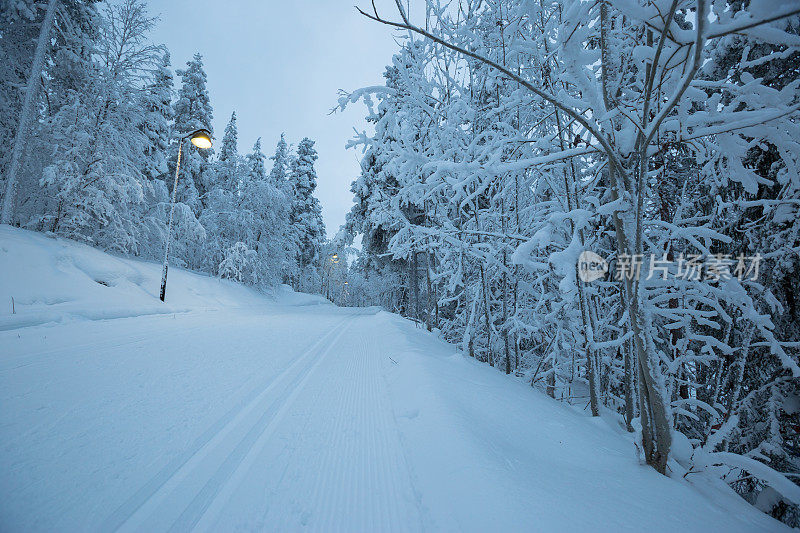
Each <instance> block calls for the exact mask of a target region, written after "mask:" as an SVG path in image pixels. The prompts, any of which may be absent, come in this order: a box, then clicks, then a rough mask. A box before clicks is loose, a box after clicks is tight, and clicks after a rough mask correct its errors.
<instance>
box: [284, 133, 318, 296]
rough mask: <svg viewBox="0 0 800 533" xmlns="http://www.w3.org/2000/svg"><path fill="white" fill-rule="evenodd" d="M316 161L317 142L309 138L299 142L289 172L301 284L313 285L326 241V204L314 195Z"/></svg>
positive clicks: (292, 216) (299, 281)
mask: <svg viewBox="0 0 800 533" xmlns="http://www.w3.org/2000/svg"><path fill="white" fill-rule="evenodd" d="M316 160H317V151H316V150H315V149H314V141H312V140H311V139H309V138H308V137H306V138H304V139H303V140H302V141H300V144H298V145H297V151H296V153H295V156H294V158H293V159H292V161H291V164H290V173H289V180H290V182H291V184H292V190H293V193H294V199H293V202H292V209H291V216H290V221H291V225H292V228H293V230H294V232H295V235H296V240H297V250H296V252H295V253H296V261H297V265H298V269H299V279H298V286H302V287H306V286H310V285H308V284H309V283H310V280H309V279H308V277H309V275H310V274H309V269H313V266H314V265H316V263H317V261H318V259H319V255H320V248H321V246H322V243H323V242H324V240H325V224H324V223H323V221H322V207H321V206H320V203H319V200H318V199H317V198H316V197H315V196H314V190H315V189H316V188H317V173H316V170H314V162H315V161H316Z"/></svg>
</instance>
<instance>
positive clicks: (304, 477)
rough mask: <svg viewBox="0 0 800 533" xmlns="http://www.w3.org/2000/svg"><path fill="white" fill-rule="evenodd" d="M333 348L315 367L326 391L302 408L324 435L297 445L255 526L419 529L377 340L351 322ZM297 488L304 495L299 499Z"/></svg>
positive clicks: (418, 517) (290, 529)
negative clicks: (345, 336)
mask: <svg viewBox="0 0 800 533" xmlns="http://www.w3.org/2000/svg"><path fill="white" fill-rule="evenodd" d="M337 352H338V353H337V354H336V355H337V356H336V357H330V358H328V359H327V360H326V365H327V366H326V367H325V368H324V369H322V370H320V372H317V375H323V376H325V381H324V382H322V383H319V382H315V383H314V385H317V386H318V387H316V388H318V389H324V392H322V393H321V394H320V395H319V401H312V402H311V403H308V402H306V404H305V405H303V406H302V407H305V408H306V409H309V410H311V411H312V413H311V415H310V417H309V419H308V426H309V427H311V428H314V429H315V430H316V431H317V432H318V433H319V434H320V435H321V436H322V438H321V439H320V440H319V441H316V442H315V441H314V439H309V440H308V442H300V443H299V447H300V449H299V450H294V453H293V454H292V457H290V458H289V461H290V462H293V464H291V465H290V466H289V467H288V469H289V471H290V472H289V475H286V474H281V476H280V477H279V479H278V481H277V483H276V484H275V486H274V487H275V488H274V489H273V490H272V491H271V492H270V494H271V495H272V496H274V498H275V500H276V501H274V502H270V504H269V509H268V510H267V511H266V512H265V513H264V514H262V515H261V522H259V524H260V525H261V526H262V527H268V528H269V529H271V530H278V531H285V530H289V531H294V530H297V529H298V528H301V527H302V528H306V529H308V530H309V531H393V530H400V531H404V530H412V531H418V530H421V529H422V516H421V512H420V509H419V506H418V504H417V498H416V490H415V489H414V487H413V486H412V482H411V477H410V474H409V471H408V468H407V465H406V461H405V452H404V450H402V448H401V443H400V440H399V433H398V429H397V426H396V421H395V419H394V416H393V413H392V410H391V407H390V405H389V398H388V395H387V393H386V391H385V389H384V388H383V387H384V386H385V382H384V380H383V379H382V376H381V372H380V363H381V361H382V359H381V358H382V354H381V350H380V349H379V348H378V339H377V337H376V335H375V334H374V333H372V332H366V333H365V332H362V331H361V330H360V329H359V328H353V334H352V335H350V336H349V338H348V339H347V340H346V341H345V342H344V343H342V344H341V349H340V350H337ZM314 399H315V400H316V397H315V398H314ZM312 420H313V421H314V423H311V422H312ZM315 434H316V433H315ZM298 459H299V460H301V461H303V462H302V463H298ZM296 494H300V495H303V494H307V495H308V498H304V499H302V501H296V500H295V499H292V496H291V495H296ZM287 495H288V496H287ZM301 497H302V496H301ZM287 499H288V501H285V500H287ZM287 511H289V512H287Z"/></svg>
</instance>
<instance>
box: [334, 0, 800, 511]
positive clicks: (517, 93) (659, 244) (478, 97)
mask: <svg viewBox="0 0 800 533" xmlns="http://www.w3.org/2000/svg"><path fill="white" fill-rule="evenodd" d="M462 8H463V9H461V10H459V17H458V18H457V19H455V18H451V17H450V11H448V10H446V9H443V8H441V7H440V6H439V4H438V3H436V2H427V11H426V13H427V20H426V21H425V24H424V27H425V28H427V29H422V27H419V26H414V25H412V24H410V23H409V21H408V20H407V19H406V17H405V13H402V12H401V16H400V20H399V21H397V22H391V24H394V25H396V26H399V27H402V28H404V29H407V30H410V31H411V32H412V33H416V34H418V35H420V36H421V43H422V44H424V46H420V43H417V44H415V45H413V46H406V47H405V49H406V50H407V52H404V53H406V54H408V55H409V56H410V59H411V60H412V61H410V62H409V61H405V62H404V63H400V65H402V66H403V68H401V69H400V70H401V71H405V72H406V73H407V74H405V76H406V79H407V80H408V81H407V82H406V86H405V87H404V89H403V91H397V90H394V89H393V88H388V87H387V88H385V89H376V88H370V89H366V90H363V91H357V92H355V93H353V94H350V95H345V96H344V97H343V98H342V101H341V102H342V105H346V104H347V103H348V102H350V101H354V100H356V99H358V98H360V97H365V102H366V103H367V104H368V106H369V109H370V111H369V113H370V114H369V115H368V116H369V117H370V118H372V117H379V118H380V120H385V123H386V124H387V126H388V127H387V128H386V131H379V128H378V127H377V126H376V134H375V135H374V136H371V137H368V136H366V135H361V136H360V137H359V138H357V139H356V144H358V143H360V144H364V145H365V146H366V148H367V150H368V152H367V154H370V151H375V150H377V148H378V147H380V149H381V151H382V153H381V157H382V161H384V163H383V164H382V166H386V167H388V168H389V169H391V172H392V176H393V177H394V178H395V179H396V181H397V183H398V187H397V190H396V191H391V193H390V194H389V195H388V198H386V200H385V201H386V202H387V203H388V204H389V205H391V204H392V202H395V203H396V205H400V204H401V203H402V202H403V201H404V198H422V199H423V200H424V202H425V203H427V207H426V209H425V211H426V213H428V216H427V217H426V220H424V221H423V223H420V222H417V221H409V222H410V223H409V224H407V225H406V226H405V228H403V229H402V230H401V231H398V233H397V235H401V238H400V239H393V240H394V242H395V243H396V244H397V245H400V246H403V247H406V248H407V247H408V246H409V243H411V242H415V243H417V244H420V245H421V244H422V243H423V242H424V240H425V239H429V240H434V241H435V242H436V246H434V247H433V248H434V250H435V251H434V255H435V259H434V261H433V262H432V264H433V265H434V267H435V268H436V269H437V270H438V272H434V275H433V276H432V278H433V280H432V281H433V287H434V289H435V288H436V287H437V282H438V287H439V288H440V292H438V293H437V294H438V307H437V310H438V312H439V318H440V327H441V328H442V331H443V333H445V335H447V336H448V337H450V338H454V337H457V336H458V334H459V332H461V333H463V339H464V344H465V350H469V351H470V353H471V352H472V351H473V349H474V346H475V344H476V342H477V341H480V342H484V343H486V348H485V350H487V352H486V353H488V354H489V360H491V359H492V357H493V356H492V355H491V354H492V353H495V352H496V351H497V348H494V347H493V346H492V344H493V342H494V341H491V340H490V338H491V339H495V340H496V339H498V338H500V339H502V344H501V345H500V346H499V351H500V353H503V352H505V353H508V352H507V351H506V350H505V347H504V346H503V345H504V344H506V342H508V343H509V344H511V345H514V352H515V353H514V358H515V364H516V363H517V360H518V361H519V366H518V367H517V368H518V369H519V370H518V371H522V372H523V373H526V374H527V375H528V376H529V377H530V378H531V381H532V382H533V383H534V384H536V383H537V382H540V380H542V377H543V375H546V378H545V379H544V380H543V381H541V382H542V383H544V384H545V389H546V390H548V392H550V393H553V394H554V395H561V396H562V397H563V396H564V394H563V392H564V391H568V392H567V394H566V396H570V395H571V394H572V392H569V391H572V390H575V391H576V392H578V394H582V390H587V389H588V390H587V392H588V396H589V399H590V403H591V404H592V408H593V411H595V412H597V409H599V407H600V404H604V405H606V406H609V407H613V408H615V409H617V410H619V411H620V412H621V413H622V414H623V418H624V421H625V422H626V423H627V425H628V427H636V428H637V431H640V439H641V443H642V452H643V459H644V460H645V461H646V462H648V463H649V464H651V465H653V466H654V467H655V468H656V469H657V470H659V471H661V472H666V471H667V470H668V468H667V463H668V461H669V460H670V450H671V448H672V443H671V441H672V439H673V431H674V428H678V429H680V430H681V431H683V432H686V434H688V435H689V436H690V437H691V438H692V439H694V441H693V442H694V444H695V445H699V444H702V443H704V442H705V443H706V444H705V446H704V447H703V449H702V450H701V451H696V453H695V458H694V466H693V467H694V468H705V465H707V464H715V461H716V462H718V463H723V464H729V465H731V466H732V467H734V471H735V472H742V471H746V472H748V473H749V474H750V475H749V476H747V477H746V479H754V480H756V481H755V482H754V483H752V484H751V488H750V489H749V493H748V494H749V495H750V496H753V495H755V494H757V492H758V491H759V490H761V487H763V486H764V485H769V486H770V487H772V489H773V490H776V487H782V489H783V490H784V492H787V494H783V496H785V497H787V498H789V499H791V498H792V497H793V494H788V493H791V492H792V491H791V490H789V489H787V488H786V487H787V485H786V484H785V478H781V477H780V475H779V474H777V473H774V474H770V473H768V471H767V470H765V469H764V468H763V465H761V466H759V465H756V464H755V463H752V462H750V461H752V460H753V459H751V458H749V457H743V456H737V457H741V459H736V458H733V457H732V456H731V455H723V454H721V453H717V452H721V449H722V448H721V446H722V447H725V446H727V444H725V443H731V442H733V441H735V442H737V444H736V446H737V451H738V452H739V453H747V454H750V455H751V456H752V457H755V458H758V459H760V460H762V461H768V460H769V461H771V462H772V466H773V467H774V468H776V469H779V470H784V471H786V470H791V469H792V468H795V467H793V466H791V462H786V461H783V460H782V459H780V457H781V454H780V453H777V454H776V453H773V452H770V454H769V455H768V454H765V453H764V450H766V447H770V449H776V450H777V449H783V450H786V449H787V448H788V446H790V445H789V444H787V442H788V441H787V440H786V435H788V434H787V430H788V431H790V430H789V429H788V428H789V427H791V426H790V424H791V422H790V421H791V415H790V414H789V411H790V409H788V408H787V409H784V408H782V407H780V406H781V405H787V404H785V403H783V401H782V400H780V398H785V397H787V395H790V394H791V389H790V388H784V387H783V383H785V382H787V380H788V382H791V381H792V380H796V377H797V375H798V371H799V370H800V369H798V366H797V354H796V343H792V342H791V341H790V342H786V340H779V339H780V337H784V339H786V338H787V336H786V334H785V333H784V332H783V331H780V330H779V329H778V328H777V327H776V324H779V323H780V322H779V321H778V320H773V319H772V318H771V317H770V316H769V313H772V314H773V315H774V316H775V317H776V318H777V317H778V316H779V313H780V311H779V309H780V308H779V307H777V305H776V303H777V304H783V305H785V306H786V307H788V308H791V302H790V300H791V297H792V296H788V295H793V294H794V291H791V290H788V291H787V290H782V291H781V290H780V289H779V288H778V287H779V285H776V284H775V282H770V284H771V287H774V288H775V290H777V291H778V292H780V293H781V295H782V296H781V297H780V298H781V299H779V300H777V302H776V299H775V297H774V296H773V292H772V289H771V288H770V286H765V285H763V280H761V279H758V280H756V279H753V280H750V279H745V278H746V276H736V275H733V276H724V279H723V277H717V278H715V277H714V276H709V277H706V276H700V275H694V274H692V272H691V271H690V272H689V274H688V275H687V265H686V263H685V261H684V262H683V263H681V260H683V259H685V258H686V257H687V256H688V255H690V254H696V255H698V256H700V257H702V258H706V259H709V260H710V259H711V258H719V257H720V256H719V255H717V254H723V256H722V257H724V254H726V253H728V254H731V253H733V254H735V253H736V252H737V251H739V250H744V251H747V252H749V253H748V255H754V252H755V251H758V250H755V249H754V248H741V247H740V248H737V247H735V246H733V247H732V246H731V245H732V244H735V243H737V242H742V241H741V237H740V236H741V235H742V232H743V231H744V232H746V231H749V232H753V231H754V230H756V228H757V227H758V225H757V224H756V221H757V220H764V218H763V215H762V212H761V210H765V211H763V212H764V213H766V214H768V215H769V217H775V218H774V220H775V224H774V226H773V227H774V228H775V230H768V233H769V234H770V235H773V236H774V238H773V239H758V240H757V241H755V242H758V243H759V246H764V247H765V249H763V250H760V251H758V252H759V253H761V254H762V256H763V257H770V258H771V259H774V260H782V259H781V257H786V258H788V257H789V256H790V255H791V252H790V251H791V250H793V249H795V248H796V246H797V243H796V232H795V233H792V231H793V229H792V228H793V227H794V225H793V224H792V222H793V220H792V217H788V218H787V216H786V215H787V214H790V213H791V212H792V209H793V207H792V206H794V205H795V204H796V202H797V193H796V188H795V187H794V185H793V184H794V183H795V182H796V180H797V170H796V169H797V168H798V166H797V161H796V159H797V153H798V151H797V149H796V143H797V139H798V131H797V126H796V124H795V123H794V122H793V118H792V117H793V116H794V114H796V112H797V110H798V106H799V105H800V104H799V103H798V101H797V97H796V94H797V91H796V90H795V88H796V86H797V83H798V82H797V80H796V73H795V74H791V72H792V70H791V69H783V68H781V67H780V65H782V63H781V62H782V61H785V60H786V59H787V58H791V57H794V56H793V54H794V52H793V48H792V47H794V46H796V40H797V36H796V32H794V31H793V28H795V27H796V22H795V21H796V18H797V17H796V15H792V16H790V17H789V18H787V17H786V16H785V15H787V14H789V15H791V13H793V11H791V9H789V10H786V9H784V10H783V11H781V10H773V11H771V12H769V13H768V12H766V11H764V9H765V8H764V6H761V5H758V6H757V5H749V4H746V3H738V2H734V3H727V2H712V3H707V2H704V1H699V2H679V1H675V2H672V3H669V2H668V3H666V4H664V5H661V4H657V3H655V2H650V1H644V0H643V1H640V2H635V3H630V2H626V3H624V5H622V4H620V5H617V3H616V2H609V3H603V4H586V3H583V2H578V1H576V2H572V1H553V2H540V3H537V4H531V3H526V2H518V1H507V2H490V3H486V4H480V5H478V4H466V5H464V6H462ZM712 12H713V14H712ZM623 13H624V16H623ZM698 14H699V16H698ZM368 16H371V17H372V18H375V19H378V20H380V21H382V22H385V20H384V19H382V18H381V17H380V16H379V15H378V13H369V14H368ZM693 21H694V22H693ZM664 28H667V29H666V30H665V29H664ZM734 35H736V39H741V38H742V37H745V38H747V39H750V40H751V42H750V43H748V44H747V46H746V47H743V48H740V49H738V50H736V49H735V48H734V49H733V51H732V52H731V53H730V55H729V57H730V58H739V57H743V56H747V57H754V59H753V60H752V61H751V63H747V62H746V61H745V65H746V67H745V69H744V70H745V72H744V74H743V75H740V73H738V72H733V73H732V72H731V71H730V68H729V67H724V68H721V69H720V68H718V67H717V61H718V59H716V57H721V56H719V50H726V49H727V45H724V46H723V47H722V48H721V49H720V48H718V45H719V44H724V43H725V42H726V40H730V39H733V37H732V36H734ZM756 43H760V44H756ZM765 44H766V45H768V46H765ZM412 50H413V53H412V52H411V51H412ZM750 51H753V52H752V53H753V54H755V55H753V56H748V54H750V53H751V52H750ZM420 54H421V56H420ZM407 59H409V57H407ZM415 61H416V62H419V63H421V64H422V65H424V66H423V68H405V65H412V64H413V63H414V62H415ZM731 62H734V61H731ZM395 65H398V63H395ZM756 67H759V68H761V75H762V76H763V77H762V78H761V79H759V78H757V77H756V76H755V75H754V74H752V73H748V72H747V69H748V68H749V69H750V70H753V69H755V68H756ZM776 67H777V68H776ZM764 72H766V73H772V72H781V73H783V74H782V75H781V76H777V77H776V78H780V79H779V80H777V82H773V81H771V78H772V77H775V76H772V77H771V76H764V75H763V73H764ZM748 74H749V75H748ZM434 95H435V96H434ZM372 98H377V99H378V100H379V103H378V109H379V110H380V109H381V106H386V105H388V102H390V101H391V100H392V99H394V100H395V102H394V103H392V106H394V107H395V108H396V109H398V110H399V111H397V112H393V113H392V115H393V116H392V117H391V118H389V119H386V118H385V117H383V116H380V115H379V112H376V111H375V110H374V109H373V107H372V104H373V101H372ZM397 100H399V102H397ZM419 117H425V119H426V121H427V122H422V123H420V121H418V120H417V119H418V118H419ZM759 152H761V153H762V154H764V155H759ZM766 154H774V155H768V156H767V155H766ZM420 176H421V177H422V178H423V179H422V181H421V182H420V181H418V180H419V177H420ZM776 183H777V184H779V185H781V186H780V187H774V185H773V184H776ZM770 187H774V191H776V192H775V193H769V188H770ZM359 189H360V190H361V193H362V194H361V197H360V198H359V200H358V204H359V205H358V206H356V208H355V209H357V210H360V213H364V212H365V211H366V210H365V209H364V206H365V205H369V204H370V203H373V204H375V203H376V202H380V201H384V200H382V199H381V198H380V196H379V195H378V194H375V193H374V191H375V189H374V188H370V187H368V186H367V184H366V183H362V184H361V185H360V186H359ZM778 191H779V193H778ZM765 193H767V194H765ZM771 194H773V195H772V196H770V195H771ZM739 211H741V212H743V213H745V214H746V216H745V217H742V216H740V215H737V214H736V213H737V212H739ZM385 212H386V213H387V214H388V213H395V214H396V213H397V212H398V209H397V208H393V209H392V208H390V209H387V210H385ZM360 213H359V216H361V215H360ZM431 213H433V215H431ZM353 227H354V229H355V228H357V226H355V225H353ZM509 246H512V248H511V249H509ZM514 248H516V250H514ZM587 248H588V249H592V250H594V251H596V252H599V253H601V254H602V255H604V256H606V257H609V258H612V259H614V258H616V261H617V265H618V266H620V265H621V264H622V263H621V262H622V261H624V260H625V258H626V257H627V258H641V261H642V263H643V264H640V265H639V266H637V267H636V268H638V269H639V270H640V272H641V273H642V275H641V276H637V275H635V273H629V274H628V275H625V270H624V269H620V268H617V269H616V270H617V272H620V271H621V272H622V274H623V275H619V276H614V277H611V279H608V280H606V281H599V282H594V283H593V284H586V283H583V282H581V281H580V280H578V279H577V277H576V270H575V269H576V263H577V256H578V254H579V253H580V252H581V251H582V250H584V249H587ZM389 249H390V250H391V249H392V244H391V243H390V245H389ZM509 252H512V253H511V257H509ZM787 252H788V253H789V255H787ZM659 261H661V262H659ZM664 261H667V262H671V263H672V264H671V266H668V267H667V266H662V265H663V264H664V263H663V262H664ZM787 264H790V263H787ZM514 265H516V266H514ZM650 266H653V267H656V268H658V269H661V270H656V271H655V272H656V275H655V276H649V275H647V272H648V270H649V269H650ZM734 266H738V265H736V263H735V262H734V265H727V267H726V266H725V264H724V263H723V264H722V266H719V265H717V267H715V268H717V269H719V268H728V267H729V268H731V270H732V271H733V267H734ZM481 268H483V275H481ZM692 268H694V267H692ZM658 272H663V279H662V276H661V275H659V274H658ZM723 272H724V271H723ZM740 278H741V279H740ZM784 295H786V296H784ZM509 309H510V310H511V311H510V312H509ZM784 328H785V329H787V328H788V329H791V326H784ZM506 332H508V333H509V334H510V335H509V339H510V340H509V341H506V339H505V337H506ZM514 334H517V337H516V339H514V338H513V335H514ZM792 338H793V337H792V336H791V333H790V332H789V336H788V339H792ZM765 362H768V366H767V368H768V369H769V370H767V371H766V372H759V371H756V369H758V368H761V365H763V364H764V363H765ZM531 363H532V366H530V365H531ZM742 376H749V377H750V379H751V380H750V381H747V382H745V383H743V382H742ZM576 385H581V386H582V387H586V389H581V388H577V389H576V388H575V387H576ZM743 389H746V390H743ZM747 391H750V392H749V393H748V392H747ZM769 391H772V392H769ZM633 398H637V399H638V401H636V402H634V401H633ZM759 402H766V403H759ZM764 407H767V408H764ZM768 413H774V415H770V414H768ZM757 414H758V415H760V416H755V415H757ZM740 415H741V416H740ZM765 415H766V416H771V417H772V418H771V419H770V420H772V421H773V422H771V423H770V424H767V425H768V426H769V427H773V428H775V430H774V431H772V430H770V432H767V433H764V436H763V438H762V437H758V438H759V439H761V440H759V442H763V443H765V444H764V446H760V445H759V444H757V443H755V442H745V441H742V440H741V439H740V438H739V437H738V436H737V435H745V434H751V435H759V434H760V433H759V430H757V428H763V427H767V426H765V425H764V423H765V422H764V416H765ZM634 418H635V419H634ZM674 435H675V438H676V439H677V440H676V442H677V446H678V451H677V452H676V453H675V458H677V459H678V460H680V461H682V462H683V464H684V466H685V465H686V464H687V463H686V461H687V460H688V457H689V455H691V454H690V453H689V454H687V453H685V450H684V448H685V443H686V442H687V441H686V439H685V437H682V438H681V437H679V435H678V434H674ZM765 446H766V447H765ZM700 452H702V453H700ZM706 452H714V453H712V454H711V455H709V456H705V455H704V454H705V453H706ZM770 456H771V457H773V458H774V459H769V457H770ZM784 456H785V455H784ZM788 456H791V453H789V454H788ZM782 461H783V462H782ZM748 464H749V465H751V467H750V469H749V470H748V468H747V465H748ZM680 468H682V466H680V465H679V464H678V463H675V462H671V463H670V466H669V469H670V470H672V471H673V472H675V471H676V469H680ZM759 476H761V477H759ZM781 479H784V481H781ZM744 492H747V491H744Z"/></svg>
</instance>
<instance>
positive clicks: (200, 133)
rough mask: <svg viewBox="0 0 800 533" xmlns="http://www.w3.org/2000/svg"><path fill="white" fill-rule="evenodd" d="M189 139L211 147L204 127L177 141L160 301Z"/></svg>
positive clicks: (162, 299)
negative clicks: (181, 173)
mask: <svg viewBox="0 0 800 533" xmlns="http://www.w3.org/2000/svg"><path fill="white" fill-rule="evenodd" d="M186 139H189V140H190V141H191V143H192V144H193V145H195V146H196V147H198V148H200V149H202V150H207V149H209V148H211V132H209V131H208V130H206V129H199V130H197V131H195V132H194V133H190V134H189V135H186V136H184V137H181V139H180V140H179V141H178V162H177V163H176V165H175V182H174V183H173V184H172V199H171V200H170V207H169V225H168V226H167V244H166V245H165V246H164V269H163V270H162V272H161V301H162V302H163V301H164V296H165V295H166V294H167V270H168V267H169V242H170V239H171V237H172V219H173V218H174V216H175V194H176V193H177V191H178V173H179V172H180V170H181V155H182V154H183V141H185V140H186Z"/></svg>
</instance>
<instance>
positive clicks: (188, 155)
mask: <svg viewBox="0 0 800 533" xmlns="http://www.w3.org/2000/svg"><path fill="white" fill-rule="evenodd" d="M176 73H177V74H178V76H180V78H181V86H180V88H179V89H178V95H177V100H176V101H175V104H174V110H175V124H174V127H173V142H174V143H176V144H175V149H174V150H171V152H174V153H176V154H177V151H178V150H177V142H178V141H179V139H182V138H183V137H185V136H186V135H189V134H190V133H192V132H194V131H196V130H199V129H201V128H202V129H206V130H208V131H210V132H212V133H213V131H214V130H213V129H212V125H211V124H212V120H213V118H214V114H213V110H212V108H211V100H210V98H209V95H208V88H207V87H206V80H207V76H206V73H205V70H203V57H202V56H201V55H200V54H195V55H194V57H193V58H192V59H191V60H190V61H187V62H186V68H185V69H179V70H177V71H176ZM212 155H213V154H212V150H210V149H209V150H200V149H199V148H196V147H195V146H193V145H190V144H187V145H186V146H184V148H183V155H182V160H181V180H180V182H179V184H178V200H179V201H181V202H184V203H185V204H187V205H188V206H189V207H191V208H192V210H193V211H194V213H195V214H196V215H198V216H199V214H200V212H201V211H202V208H203V201H204V195H205V194H206V193H207V192H208V191H209V190H210V189H211V186H212V183H211V181H212V179H213V178H212V172H210V169H209V165H208V161H209V158H210V157H211V156H212ZM171 158H172V159H171V160H170V168H171V169H172V171H174V169H175V162H176V158H177V156H175V155H173V156H171Z"/></svg>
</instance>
